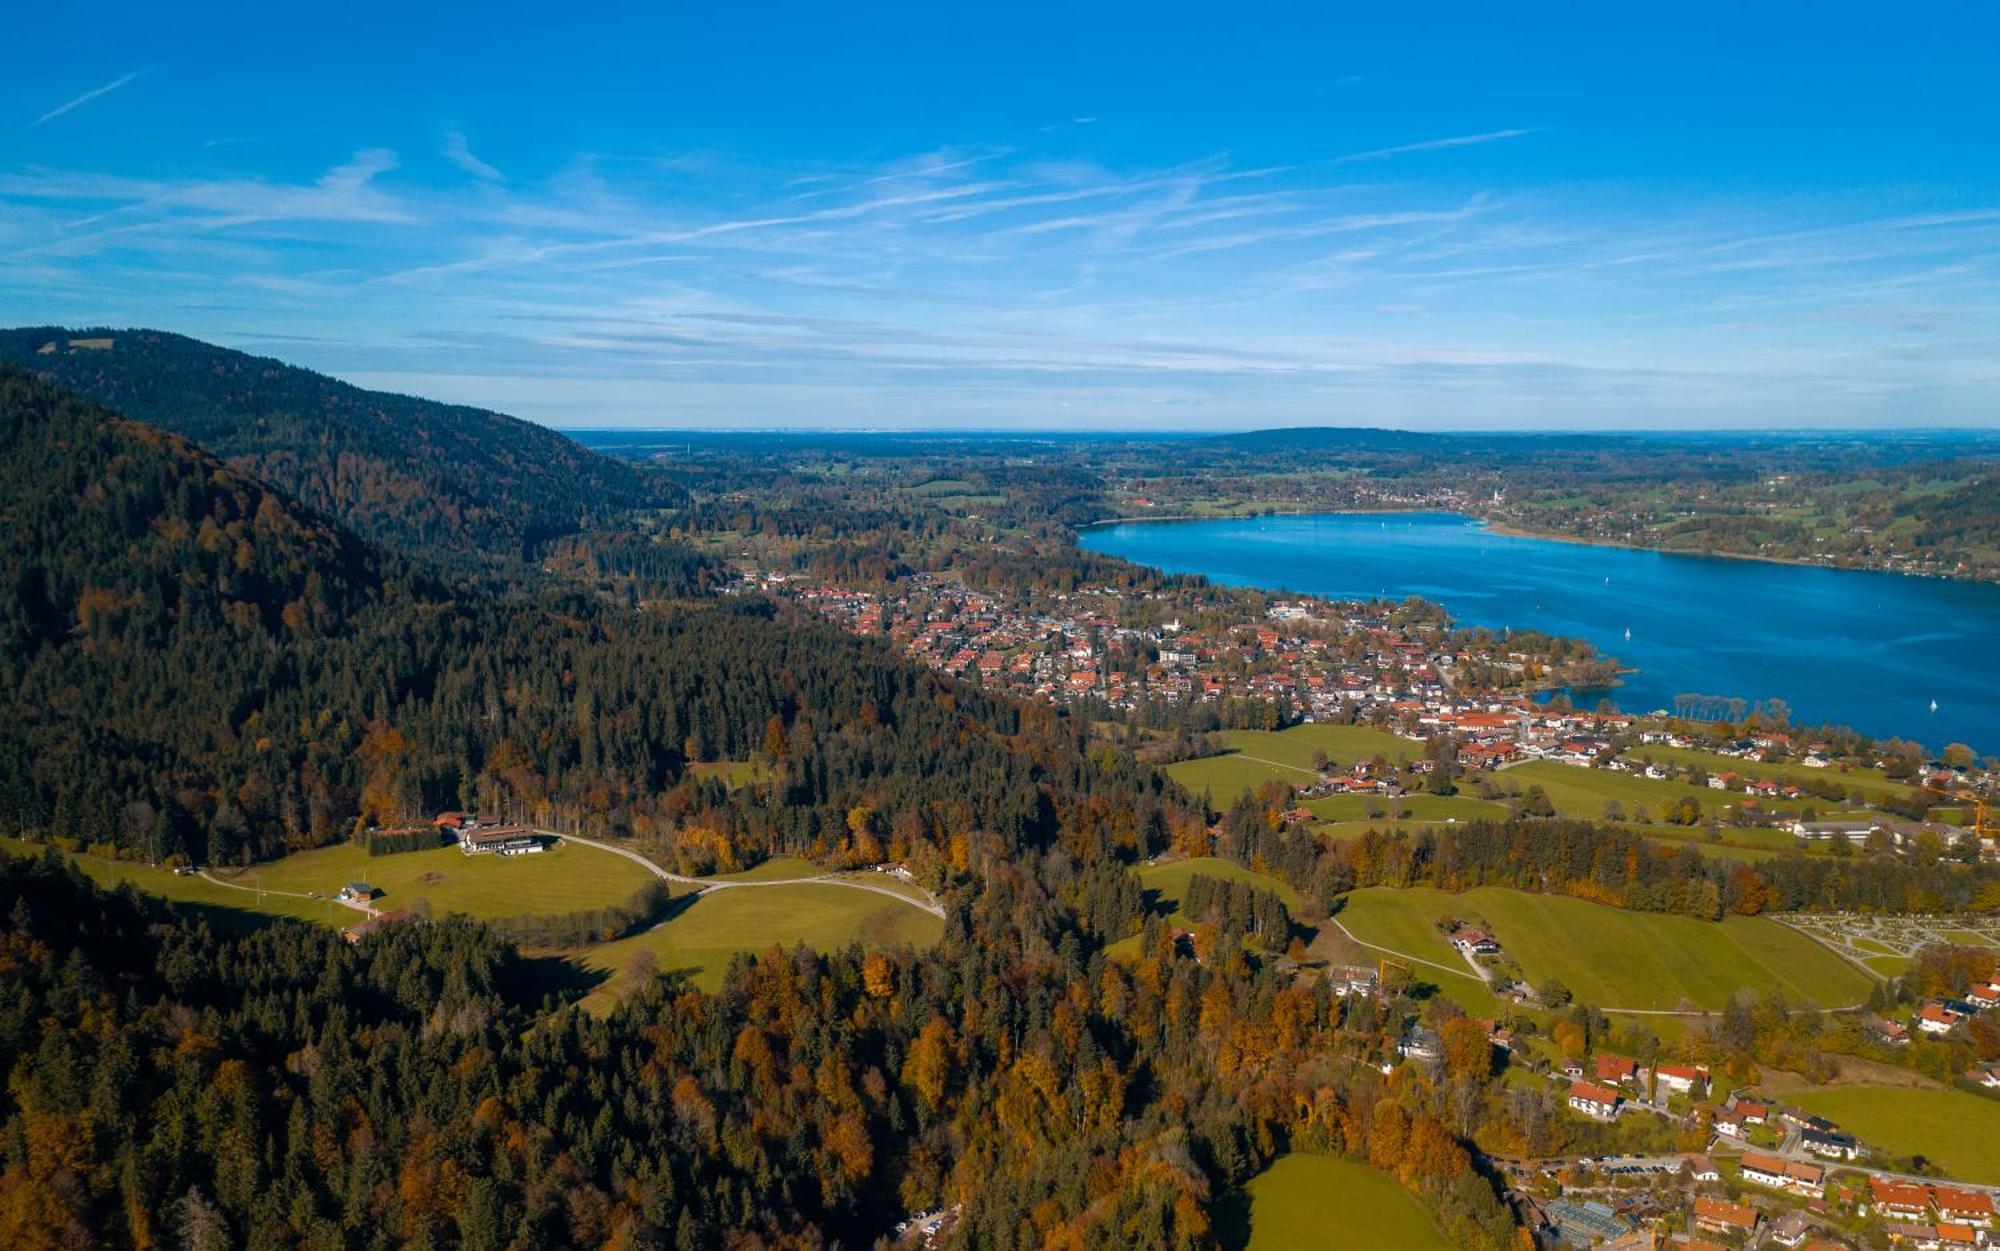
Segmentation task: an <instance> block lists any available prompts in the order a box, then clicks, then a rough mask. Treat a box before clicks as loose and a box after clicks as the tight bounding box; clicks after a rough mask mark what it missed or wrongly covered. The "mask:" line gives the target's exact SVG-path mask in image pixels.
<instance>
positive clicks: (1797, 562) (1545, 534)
mask: <svg viewBox="0 0 2000 1251" xmlns="http://www.w3.org/2000/svg"><path fill="white" fill-rule="evenodd" d="M1402 514H1409V515H1413V516H1414V515H1429V516H1437V515H1449V516H1453V517H1463V518H1465V519H1466V520H1467V521H1476V522H1478V523H1479V524H1480V525H1481V526H1483V527H1485V528H1486V529H1487V530H1488V531H1490V532H1492V533H1494V534H1498V535H1502V536H1504V537H1506V538H1510V539H1547V540H1548V541H1549V542H1551V543H1577V544H1581V545H1582V546H1584V547H1613V548H1618V549H1620V550H1622V551H1627V552H1651V553H1653V554H1654V555H1656V556H1689V557H1693V558H1694V559H1696V560H1701V559H1714V560H1747V561H1755V562H1757V563H1760V564H1766V565H1789V566H1791V567H1792V568H1794V569H1825V570H1827V571H1829V572H1832V573H1891V574H1895V575H1897V576H1898V577H1904V578H1936V579H1940V580H1942V581H1945V582H1966V583H1971V584H1973V585H1978V586H1990V585H1993V583H1992V582H1991V581H1990V580H1989V579H1986V578H1969V577H1961V576H1960V575H1958V574H1951V573H1927V572H1925V571H1923V570H1918V569H1887V568H1883V567H1881V566H1877V565H1833V564H1828V563H1827V562H1825V561H1822V560H1808V559H1806V558H1805V557H1803V556H1765V555H1761V554H1759V553H1756V552H1693V551H1686V550H1683V549H1680V548H1673V547H1654V546H1651V545H1649V544H1645V543H1632V542H1628V541H1626V540H1624V539H1597V538H1586V537H1584V536H1582V535H1578V534H1560V533H1557V532H1556V531H1553V530H1530V529H1525V528H1523V527H1521V526H1516V525H1509V524H1508V523H1507V522H1504V521H1494V520H1492V519H1491V518H1489V517H1483V516H1481V515H1480V514H1478V513H1476V512H1461V511H1459V510H1457V509H1452V508H1444V509H1439V508H1429V507H1425V508H1286V509H1273V510H1271V511H1268V512H1259V513H1172V514H1168V515H1165V516H1145V517H1106V518H1104V519H1103V520H1102V521H1086V522H1084V523H1083V524H1082V525H1079V526H1076V527H1074V529H1075V530H1076V531H1077V532H1078V533H1079V534H1080V533H1082V532H1083V531H1085V530H1099V529H1102V528H1104V527H1106V526H1124V525H1142V524H1146V523H1150V522H1156V521H1157V522H1190V521H1256V520H1257V519H1259V518H1261V517H1395V516H1399V515H1402Z"/></svg>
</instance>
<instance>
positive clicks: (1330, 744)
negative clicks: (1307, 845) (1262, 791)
mask: <svg viewBox="0 0 2000 1251" xmlns="http://www.w3.org/2000/svg"><path fill="white" fill-rule="evenodd" d="M1220 737H1221V738H1222V741H1223V742H1225V743H1227V744H1228V745H1229V750H1228V751H1227V752H1225V753H1224V754H1222V755H1218V756H1207V757H1204V758H1202V759H1200V760H1183V761H1180V762H1179V763H1177V764H1171V765H1168V766H1167V774H1168V776H1170V777H1172V778H1173V779H1174V781H1176V782H1179V783H1180V784H1181V785H1182V786H1184V787H1186V788H1187V789H1188V791H1189V792H1191V793H1193V794H1197V795H1207V796H1208V797H1209V799H1210V801H1211V802H1213V803H1216V804H1228V803H1230V802H1233V801H1234V800H1235V799H1236V797H1237V796H1238V795H1240V794H1242V793H1243V792H1244V791H1247V790H1254V789H1256V788H1257V787H1259V786H1262V785H1263V784H1264V783H1266V782H1269V781H1273V780H1276V781H1281V782H1287V783H1290V784H1292V785H1294V786H1299V785H1304V784H1305V783H1308V782H1311V781H1312V780H1313V779H1314V778H1316V777H1317V776H1318V774H1317V773H1315V772H1314V771H1313V756H1314V755H1315V754H1316V753H1318V752H1321V751H1324V752H1325V753H1326V755H1327V758H1328V759H1329V760H1331V761H1334V762H1336V763H1338V764H1343V765H1351V764H1354V763H1355V762H1356V761H1361V760H1372V759H1374V758H1375V757H1376V756H1381V757H1382V758H1384V759H1386V760H1395V761H1407V760H1413V759H1415V758H1416V757H1418V756H1419V755H1422V754H1423V749H1424V747H1423V744H1422V743H1419V742H1417V741H1416V740H1415V739H1408V738H1404V737H1402V736H1401V735H1398V734H1390V733H1388V732H1386V731H1383V730H1374V729H1370V728H1368V727H1367V726H1358V725H1321V724H1310V725H1296V726H1293V727H1292V728H1291V729H1289V730H1226V731H1224V732H1223V733H1222V735H1221V736H1220Z"/></svg>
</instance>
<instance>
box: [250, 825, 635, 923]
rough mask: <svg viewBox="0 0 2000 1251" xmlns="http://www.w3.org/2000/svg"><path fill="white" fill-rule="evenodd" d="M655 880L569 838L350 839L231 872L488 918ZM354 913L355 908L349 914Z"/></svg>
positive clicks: (578, 904)
mask: <svg viewBox="0 0 2000 1251" xmlns="http://www.w3.org/2000/svg"><path fill="white" fill-rule="evenodd" d="M216 876H217V877H223V876H225V871H221V870H218V871H217V872H216ZM650 879H651V875H650V874H648V873H647V872H646V870H645V869H643V868H641V867H640V866H638V865H636V864H633V863H632V862H631V861H630V860H627V859H625V858H624V857H623V856H614V855H612V854H611V853H610V852H608V851H599V850H597V849H596V848H595V847H584V846H581V845H579V844H576V843H563V844H561V845H560V846H557V847H555V848H554V849H552V850H550V851H546V852H543V853H542V854H541V855H539V856H468V855H466V854H464V853H463V852H461V851H459V850H458V848H457V847H455V846H454V847H439V848H437V849H436V850H433V851H411V852H404V853H402V854H401V855H395V856H371V855H369V854H368V853H367V852H366V851H364V850H363V849H362V848H360V847H358V846H355V845H353V844H351V843H349V844H342V845H341V846H338V847H321V848H318V849H316V850H313V851H302V852H299V853H297V854H296V855H290V856H286V857H285V858H284V859H283V860H276V861H273V862H271V863H269V864H263V865H252V866H251V868H250V869H249V870H248V871H247V872H243V873H240V874H236V875H234V876H231V877H229V878H228V880H230V881H232V882H236V883H239V884H241V885H244V886H255V885H258V884H260V883H261V884H262V885H263V886H264V887H265V888H266V889H267V890H282V891H297V892H300V893H303V892H306V891H318V892H319V893H320V894H322V895H331V894H333V893H334V892H335V891H337V890H339V889H340V888H341V887H342V886H343V885H345V884H346V883H348V882H352V881H356V880H359V881H364V882H367V883H368V884H369V885H371V886H374V887H375V888H376V889H377V890H379V891H380V892H381V893H380V894H379V895H377V896H376V899H375V906H376V907H378V908H407V907H409V906H410V905H411V904H412V903H414V902H416V901H417V900H419V899H425V900H429V901H430V906H431V910H432V911H433V912H434V913H436V914H437V915H439V916H442V915H444V914H445V913H447V912H460V913H464V914H466V915H467V916H474V917H479V918H482V919H491V918H494V917H508V916H555V915H559V914H561V913H565V912H582V911H584V910H586V909H590V908H602V907H604V906H606V905H607V904H616V903H623V902H625V901H626V900H627V899H630V898H631V897H632V894H633V892H635V891H637V890H638V889H639V888H640V887H641V886H643V885H645V884H646V882H647V881H649V880H650ZM232 893H234V892H232ZM267 898H268V896H267ZM297 902H300V903H305V902H306V901H304V900H300V901H297ZM322 911H324V909H323V908H322ZM352 916H353V914H352V913H349V915H348V917H347V918H345V919H349V920H351V919H352Z"/></svg>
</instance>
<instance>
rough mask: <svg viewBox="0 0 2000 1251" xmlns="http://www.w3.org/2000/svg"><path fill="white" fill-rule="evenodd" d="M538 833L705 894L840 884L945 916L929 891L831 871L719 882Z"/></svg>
mask: <svg viewBox="0 0 2000 1251" xmlns="http://www.w3.org/2000/svg"><path fill="white" fill-rule="evenodd" d="M535 832H536V833H537V834H546V835H549V836H550V837H552V838H561V839H567V840H568V841H570V842H572V843H580V844H582V845H583V846H585V847H595V848H597V849H598V850H599V851H608V852H610V853H611V854H612V855H614V856H623V857H625V858H626V859H627V860H630V861H631V862H632V863H634V864H636V865H639V866H640V867H642V868H644V869H645V870H646V871H647V872H649V873H651V874H652V875H653V876H654V877H657V878H659V879H660V880H661V881H663V882H679V883H681V884H682V885H683V886H698V887H700V888H701V891H700V893H701V894H704V895H707V894H712V893H713V892H715V891H719V890H740V889H745V888H748V887H753V886H807V885H812V886H841V887H845V888H846V889H848V890H865V891H868V892H870V893H871V894H876V895H882V896H885V897H887V898H889V899H893V900H895V901H896V902H897V903H904V904H908V905H909V906H910V907H912V908H915V909H917V910H918V911H921V912H928V913H930V914H931V915H932V916H934V917H937V918H938V919H939V920H943V919H944V907H943V905H941V904H939V903H938V902H937V900H936V899H933V898H932V897H931V894H930V892H929V891H924V898H922V899H912V898H911V897H910V896H909V895H907V894H904V893H903V892H902V891H899V890H892V889H890V888H889V887H887V886H877V885H876V884H875V883H873V882H859V881H856V880H854V879H853V878H850V877H840V876H838V875H836V874H831V873H822V874H816V875H814V876H812V877H782V878H769V879H765V880H762V881H755V882H745V881H734V882H724V881H717V880H716V879H715V878H712V877H686V876H683V875H682V874H679V873H669V872H668V871H667V870H665V869H663V868H661V867H660V866H659V865H657V864H655V863H653V862H652V861H651V860H648V859H646V857H644V856H642V855H640V854H639V853H638V852H636V851H633V850H631V849H630V848H627V847H620V846H618V845H617V844H616V843H600V842H598V841H597V840H596V839H594V838H583V837H581V836H579V835H576V834H564V833H563V832H562V831H560V830H537V831H535ZM915 889H917V890H923V888H922V887H921V886H919V887H915Z"/></svg>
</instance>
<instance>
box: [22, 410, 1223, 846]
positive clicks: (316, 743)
mask: <svg viewBox="0 0 2000 1251" xmlns="http://www.w3.org/2000/svg"><path fill="white" fill-rule="evenodd" d="M0 413H4V420H0V430H4V431H5V432H6V434H5V444H4V447H0V458H3V459H4V464H0V517H4V518H5V519H7V520H8V521H9V522H10V523H11V529H12V530H13V531H14V532H15V533H17V534H18V535H19V536H20V540H21V541H19V542H17V543H14V544H10V545H9V547H8V548H7V550H6V551H5V553H4V554H0V576H4V577H5V579H6V580H7V585H9V586H10V587H12V588H15V590H16V594H15V595H14V596H13V597H12V598H11V599H10V601H9V602H8V604H7V605H6V606H5V608H4V610H0V611H4V612H5V613H6V614H7V615H6V616H5V617H4V618H0V622H4V636H0V638H4V645H5V646H4V651H3V652H0V683H4V689H5V690H6V691H7V692H9V695H10V697H11V703H10V706H8V707H7V709H6V714H7V716H8V721H9V726H10V728H9V730H8V732H7V733H6V734H5V735H0V829H4V830H5V832H7V833H20V834H24V835H27V836H29V837H35V838H41V837H48V836H51V835H54V834H61V835H63V836H65V837H74V838H78V839H82V840H84V841H87V842H91V843H108V844H114V845H118V846H122V847H125V848H128V849H132V850H136V851H139V852H141V853H142V854H144V855H146V856H147V858H149V859H158V858H160V857H163V856H166V855H172V854H176V853H179V854H184V855H187V856H190V857H192V858H194V859H197V860H211V861H221V860H228V861H235V860H239V859H243V858H253V857H259V856H266V855H272V854H275V853H277V852H279V851H282V850H284V849H286V848H293V847H300V846H311V845H317V844H320V843H325V842H328V841H331V840H334V839H337V838H341V837H344V836H345V835H346V834H347V833H348V832H350V831H351V830H352V829H353V828H354V823H355V822H356V821H357V820H363V821H376V822H395V821H401V820H409V819H413V818H416V817H419V816H422V815H424V814H426V813H429V812H434V811H437V810H439V809H443V808H458V807H476V808H479V809H481V810H488V811H490V810H495V809H506V810H510V811H513V812H515V813H517V814H519V815H523V816H532V817H534V818H536V819H538V820H541V821H543V822H545V823H549V824H562V825H566V826H568V827H570V828H587V829H590V830H592V831H595V832H601V833H609V834H613V835H616V834H633V835H639V836H644V837H647V838H649V839H651V840H653V843H654V847H655V850H656V851H657V852H659V853H660V854H662V855H664V856H667V857H670V858H672V859H674V860H676V861H678V862H679V863H682V864H685V865H688V866H690V867H708V866H713V865H715V864H718V863H723V864H727V863H731V862H732V861H740V860H742V859H744V858H750V859H754V858H755V857H757V856H759V855H762V854H766V853H769V852H773V851H779V850H783V851H791V852H798V853H803V854H811V855H818V856H824V857H831V858H845V859H851V860H871V859H879V858H881V857H882V855H883V854H884V853H885V852H890V851H893V852H894V853H895V854H897V855H899V856H900V855H912V854H915V855H922V854H938V853H939V851H940V849H941V848H942V847H943V845H944V843H945V842H946V841H947V839H948V838H949V837H950V836H951V835H952V834H954V833H962V832H964V831H969V830H978V831H981V832H983V833H984V834H985V835H988V836H991V837H993V838H997V839H999V840H1000V841H1001V843H1002V844H1003V845H1004V846H1007V847H1018V846H1022V845H1028V844H1040V843H1044V842H1046V841H1047V840H1049V839H1050V838H1052V837H1053V836H1054V832H1055V830H1056V827H1057V824H1058V819H1059V817H1060V816H1061V815H1062V814H1065V813H1071V812H1082V811H1084V810H1087V809H1089V808H1090V806H1091V805H1092V804H1093V802H1094V797H1095V796H1098V795H1100V794H1101V793H1108V794H1112V795H1115V796H1116V799H1117V806H1118V807H1119V808H1120V809H1121V810H1122V811H1123V812H1124V813H1125V814H1126V816H1125V817H1124V818H1122V819H1121V820H1119V821H1116V822H1113V821H1109V820H1101V821H1100V820H1095V819H1091V818H1088V817H1086V818H1084V819H1083V822H1082V829H1083V830H1084V831H1086V832H1079V833H1074V834H1072V837H1073V838H1076V839H1080V840H1085V841H1093V840H1103V841H1106V842H1109V841H1113V840H1117V841H1120V842H1121V843H1122V845H1124V846H1126V847H1128V848H1129V847H1133V846H1136V845H1137V843H1138V842H1139V841H1140V840H1141V839H1144V838H1149V837H1157V836H1158V834H1159V832H1160V830H1161V829H1163V828H1164V824H1165V823H1166V822H1168V821H1169V820H1171V819H1176V814H1177V813H1179V812H1180V811H1181V810H1180V808H1178V807H1177V806H1176V804H1175V803H1174V802H1173V801H1171V800H1169V799H1167V798H1166V792H1167V790H1168V787H1167V786H1166V784H1165V783H1164V782H1162V781H1161V780H1160V778H1159V777H1158V775H1156V774H1154V773H1153V772H1152V771H1151V770H1148V769H1145V768H1144V767H1142V766H1138V765H1136V764H1134V763H1132V762H1130V761H1129V760H1126V761H1123V762H1109V763H1107V762H1101V761H1098V760H1096V759H1095V758H1093V757H1087V756H1086V752H1085V747H1084V744H1083V741H1082V738H1081V736H1080V734H1079V733H1078V732H1077V731H1076V730H1075V729H1074V727H1072V726H1070V725H1069V724H1068V723H1067V722H1066V721H1065V720H1064V719H1062V718H1060V717H1059V716H1057V715H1056V714H1054V713H1052V712H1050V711H1048V710H1043V709H1024V708H1021V707H1019V706H1017V705H1015V704H1013V703H1012V702H1011V701H1008V700H1005V699H1001V698H996V697H993V696H990V695H986V694H983V693H981V692H979V691H977V690H975V689H969V688H964V687H960V686H958V685H957V684H956V683H953V682H951V681H949V680H948V679H944V678H941V677H938V676H937V675H934V674H933V673H931V672H930V671H928V670H926V669H922V668H919V667H916V666H914V665H911V664H909V663H907V662H904V661H901V660H898V659H897V658H895V657H894V656H892V655H891V654H890V653H889V652H888V650H887V649H886V648H885V647H884V646H882V645H881V644H880V643H878V642H873V641H865V640H860V639H855V638H852V637H850V636H848V635H845V634H843V633H841V632H838V631H836V630H834V629H833V628H831V627H829V626H826V625H823V624H819V623H816V622H813V621H811V620H810V619H804V618H799V619H789V618H788V619H779V617H778V616H776V615H775V611H774V609H773V608H772V607H771V606H770V605H768V604H765V603H763V602H760V601H730V602H725V603H718V604H712V605H704V606H684V607H675V608H664V609H644V610H640V609H628V608H624V607H621V606H618V605H616V604H614V603H611V602H609V601H607V600H606V599H604V598H603V597H601V596H595V595H589V594H584V593H580V592H577V591H573V590H569V589H567V588H566V587H565V586H563V584H560V583H555V584H551V585H548V586H544V587H542V588H540V589H534V588H532V587H525V586H524V585H523V584H521V583H519V582H518V581H516V582H499V581H494V582H492V583H490V584H489V583H487V582H476V581H473V580H472V579H471V576H470V575H468V574H464V573H462V572H460V573H450V574H447V573H440V572H438V571H436V570H433V569H431V568H429V567H427V566H426V565H424V564H423V563H422V562H421V561H417V560H414V559H410V558H405V557H401V556H398V555H395V554H392V553H386V552H382V551H379V550H376V549H373V548H371V547H369V545H368V544H366V543H365V542H363V541H362V540H359V539H357V538H355V537H354V536H353V535H351V534H349V533H347V532H346V531H345V530H344V529H342V528H341V527H339V526H338V525H337V524H335V523H332V522H329V521H327V520H325V519H324V518H321V517H319V516H317V515H316V514H313V513H311V512H310V511H309V510H306V509H303V508H302V507H300V506H299V505H297V504H296V503H294V502H292V501H290V500H289V499H287V498H286V497H285V496H284V495H283V494H282V493H281V492H278V491H276V490H273V489H271V488H269V487H266V486H264V485H263V484H260V483H257V482H256V481H254V480H253V479H250V478H248V477H247V476H245V475H244V474H242V473H241V472H240V471H238V470H236V469H233V468H231V467H229V466H227V465H223V464H221V463H220V462H218V461H216V460H215V459H214V458H213V457H211V456H209V455H207V454H206V453H204V452H202V451H201V450H200V449H198V448H196V447H194V446H193V445H191V444H189V443H187V442H186V441H185V440H182V439H179V438H176V437H174V436H171V435H166V434H163V433H161V432H159V431H156V430H153V429H151V428H150V427H147V426H144V425H141V424H139V423H136V422H131V421H127V420H124V419H122V418H119V417H118V416H116V415H115V414H112V413H110V412H108V411H107V410H105V409H102V408H100V407H98V406H96V405H94V404H90V403H87V402H85V401H82V400H79V399H76V398H75V397H71V396H68V395H66V394H63V393H61V392H60V391H58V390H56V389H55V388H53V387H51V386H50V385H49V384H48V383H46V382H44V381H42V380H39V379H36V378H33V377H30V376H28V375H26V374H24V373H20V372H7V373H4V374H0ZM753 754H754V755H758V756H760V757H762V758H764V759H765V760H766V761H767V763H768V764H769V765H770V774H771V778H772V780H771V782H770V783H769V784H768V785H762V786H758V787H754V788H749V789H747V790H745V791H742V792H739V793H735V794H730V793H728V792H726V791H725V790H724V789H723V788H722V787H721V786H720V784H719V783H715V782H706V783H704V782H702V781H701V780H699V779H697V778H695V777H693V776H692V775H691V773H690V771H689V769H688V767H687V766H688V765H689V764H690V763H692V762H696V761H712V760H719V759H731V760H743V759H747V758H749V757H751V756H752V755H753ZM1179 819H1186V818H1185V817H1181V818H1179ZM1135 822H1136V824H1135ZM1076 850H1077V851H1079V852H1081V851H1082V850H1084V848H1083V846H1082V844H1081V843H1079V844H1078V846H1077V848H1076Z"/></svg>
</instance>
